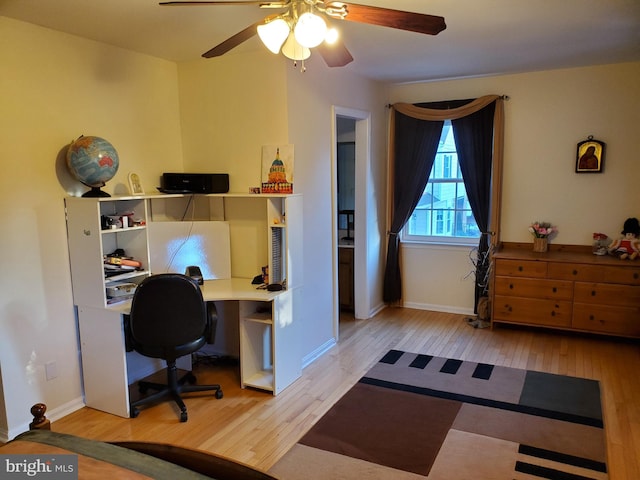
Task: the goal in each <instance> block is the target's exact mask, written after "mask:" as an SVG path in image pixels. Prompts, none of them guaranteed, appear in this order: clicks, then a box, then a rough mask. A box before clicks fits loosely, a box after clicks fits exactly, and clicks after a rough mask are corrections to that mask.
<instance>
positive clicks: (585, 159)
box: [576, 135, 605, 173]
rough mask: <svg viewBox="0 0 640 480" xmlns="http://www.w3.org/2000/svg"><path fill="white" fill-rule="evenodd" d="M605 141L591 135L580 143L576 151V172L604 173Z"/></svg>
mask: <svg viewBox="0 0 640 480" xmlns="http://www.w3.org/2000/svg"><path fill="white" fill-rule="evenodd" d="M604 147H605V143H604V142H601V141H600V140H596V139H594V138H593V135H589V136H588V137H587V139H586V140H584V141H582V142H580V143H578V149H577V152H576V173H602V169H603V167H604Z"/></svg>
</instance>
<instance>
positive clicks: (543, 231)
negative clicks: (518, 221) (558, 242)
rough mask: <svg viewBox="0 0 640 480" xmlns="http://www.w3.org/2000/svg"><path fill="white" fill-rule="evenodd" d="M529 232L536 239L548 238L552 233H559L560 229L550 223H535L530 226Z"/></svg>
mask: <svg viewBox="0 0 640 480" xmlns="http://www.w3.org/2000/svg"><path fill="white" fill-rule="evenodd" d="M529 231H530V232H531V235H533V236H534V237H535V238H547V237H549V235H551V234H552V233H555V232H557V231H558V228H557V227H554V226H553V225H551V224H550V223H549V222H534V223H532V224H531V225H530V226H529Z"/></svg>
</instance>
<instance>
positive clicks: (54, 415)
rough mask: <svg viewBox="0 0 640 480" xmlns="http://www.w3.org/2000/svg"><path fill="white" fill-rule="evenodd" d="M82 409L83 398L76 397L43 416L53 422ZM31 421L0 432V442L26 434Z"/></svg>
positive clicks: (83, 404) (83, 405)
mask: <svg viewBox="0 0 640 480" xmlns="http://www.w3.org/2000/svg"><path fill="white" fill-rule="evenodd" d="M84 407H85V403H84V400H83V398H82V397H78V398H75V399H73V400H71V401H70V402H67V403H65V404H63V405H60V406H59V407H56V408H54V409H52V410H47V411H46V413H45V416H46V417H47V418H48V419H49V421H50V422H54V421H56V420H60V419H61V418H62V417H66V416H67V415H69V414H70V413H73V412H75V411H77V410H80V409H81V408H84ZM28 408H29V409H30V408H31V407H28ZM32 421H33V418H29V420H28V421H26V422H24V423H22V424H21V425H18V426H16V427H14V428H10V429H9V430H8V431H7V430H0V442H2V443H6V442H8V441H9V440H10V439H12V438H15V437H16V436H17V435H20V434H21V433H22V432H26V431H27V430H29V424H30V423H31V422H32Z"/></svg>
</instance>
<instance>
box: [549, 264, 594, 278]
mask: <svg viewBox="0 0 640 480" xmlns="http://www.w3.org/2000/svg"><path fill="white" fill-rule="evenodd" d="M602 275H603V271H602V267H601V266H599V265H586V264H582V263H560V262H557V263H550V264H549V272H548V276H549V278H557V279H560V280H575V281H583V282H597V281H601V280H602Z"/></svg>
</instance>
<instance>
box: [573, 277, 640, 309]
mask: <svg viewBox="0 0 640 480" xmlns="http://www.w3.org/2000/svg"><path fill="white" fill-rule="evenodd" d="M573 298H574V301H575V302H580V303H593V304H600V305H615V306H625V307H640V286H632V285H616V284H613V283H583V282H576V284H575V289H574V297H573Z"/></svg>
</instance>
